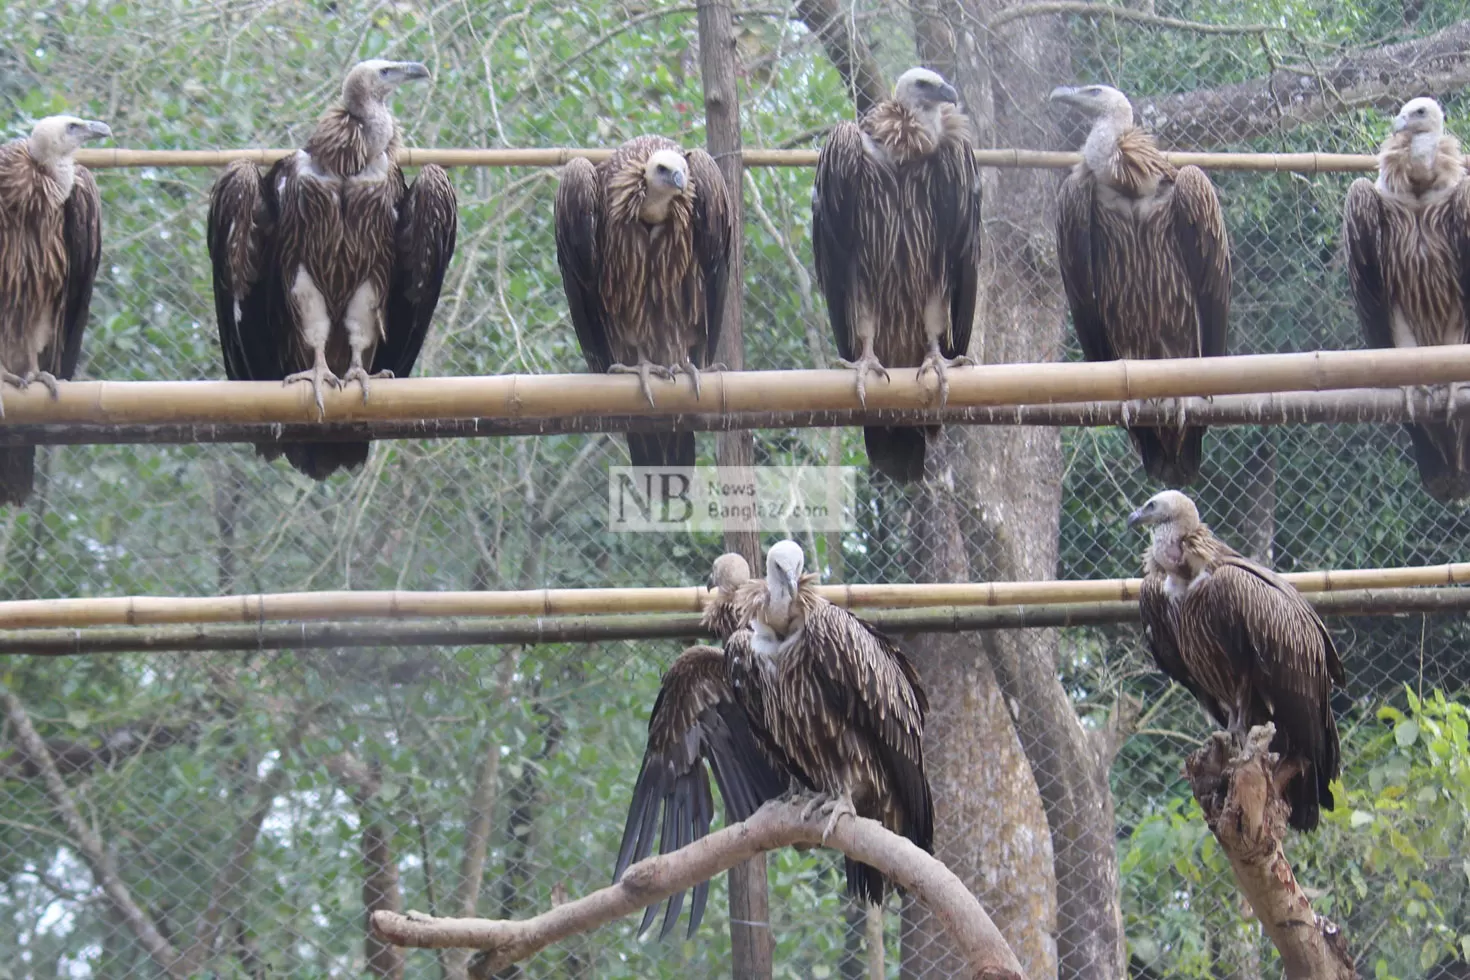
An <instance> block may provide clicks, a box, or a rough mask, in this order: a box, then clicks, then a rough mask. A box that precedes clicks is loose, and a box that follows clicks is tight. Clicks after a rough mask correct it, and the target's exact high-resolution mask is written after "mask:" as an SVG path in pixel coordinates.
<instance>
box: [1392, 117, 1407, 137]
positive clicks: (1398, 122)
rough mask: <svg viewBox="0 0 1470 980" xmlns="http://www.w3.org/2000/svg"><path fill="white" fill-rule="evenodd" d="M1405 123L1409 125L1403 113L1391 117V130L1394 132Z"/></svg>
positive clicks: (1398, 130)
mask: <svg viewBox="0 0 1470 980" xmlns="http://www.w3.org/2000/svg"><path fill="white" fill-rule="evenodd" d="M1407 125H1409V120H1408V117H1406V116H1403V115H1398V116H1394V117H1393V131H1394V132H1395V133H1397V132H1400V131H1401V130H1403V128H1404V127H1405V126H1407Z"/></svg>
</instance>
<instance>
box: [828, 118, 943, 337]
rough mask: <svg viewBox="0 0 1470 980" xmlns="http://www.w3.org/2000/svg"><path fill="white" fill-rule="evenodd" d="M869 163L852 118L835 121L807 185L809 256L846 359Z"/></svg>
mask: <svg viewBox="0 0 1470 980" xmlns="http://www.w3.org/2000/svg"><path fill="white" fill-rule="evenodd" d="M872 166H873V164H872V162H871V161H870V160H868V157H867V154H866V153H864V152H863V131H862V129H860V128H859V127H858V125H857V123H853V122H843V123H838V124H837V125H836V126H835V127H833V129H832V134H831V135H830V136H828V137H827V142H826V143H825V144H824V145H823V146H822V152H821V154H820V156H818V158H817V177H816V183H815V184H814V185H813V186H812V257H813V259H814V261H815V265H816V270H817V283H818V284H819V285H820V286H821V288H822V295H823V296H825V297H826V299H827V315H828V318H829V319H830V320H831V321H832V336H833V337H834V339H835V340H836V341H837V354H838V356H839V357H841V358H843V359H844V360H849V361H850V360H853V359H854V358H856V357H857V354H858V341H857V307H856V301H857V274H858V255H857V226H858V214H859V208H861V207H862V206H863V204H864V198H865V196H866V195H865V194H864V193H863V191H864V185H865V184H866V182H867V181H868V180H869V179H870V178H869V169H870V168H871V167H872ZM967 340H968V338H967Z"/></svg>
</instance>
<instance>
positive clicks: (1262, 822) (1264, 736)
mask: <svg viewBox="0 0 1470 980" xmlns="http://www.w3.org/2000/svg"><path fill="white" fill-rule="evenodd" d="M1275 734H1276V726H1275V725H1272V724H1269V723H1268V724H1265V725H1259V726H1257V727H1255V728H1252V729H1251V731H1250V734H1249V735H1248V736H1247V738H1246V744H1245V747H1244V748H1242V749H1239V750H1237V749H1236V748H1235V746H1234V743H1233V740H1232V738H1231V736H1230V735H1229V734H1228V733H1226V732H1216V733H1215V734H1214V735H1212V736H1210V740H1209V741H1208V742H1206V743H1205V745H1204V747H1203V748H1201V749H1199V750H1198V751H1197V752H1195V753H1193V754H1192V755H1190V757H1189V758H1188V759H1187V760H1186V761H1185V764H1184V767H1185V773H1186V775H1187V776H1188V778H1189V786H1190V789H1192V790H1193V791H1194V798H1195V799H1196V800H1198V801H1199V805H1200V808H1201V809H1203V810H1204V812H1205V822H1206V823H1207V824H1209V827H1210V832H1211V833H1213V834H1214V835H1215V839H1216V840H1218V841H1219V842H1220V847H1221V849H1223V850H1224V851H1225V855H1226V856H1227V857H1228V858H1229V859H1230V867H1231V869H1232V870H1233V871H1234V872H1235V880H1236V882H1237V883H1238V884H1239V885H1240V890H1241V891H1242V892H1243V893H1244V894H1245V897H1246V900H1247V901H1249V902H1250V903H1251V908H1252V909H1254V910H1255V913H1256V919H1257V920H1259V921H1260V923H1261V928H1262V929H1263V930H1265V932H1266V935H1267V936H1268V937H1270V939H1271V942H1272V943H1273V944H1274V945H1275V946H1276V949H1277V950H1278V951H1279V952H1280V953H1281V961H1282V963H1283V964H1284V965H1285V967H1286V977H1287V980H1353V978H1355V977H1356V976H1357V973H1356V972H1355V971H1354V969H1353V960H1352V957H1351V956H1349V955H1348V952H1347V942H1346V941H1345V940H1344V939H1343V936H1342V933H1341V931H1340V930H1339V929H1338V927H1337V926H1336V925H1335V924H1334V923H1333V922H1331V921H1330V920H1329V919H1326V918H1324V917H1322V916H1319V915H1317V914H1315V913H1314V912H1313V911H1312V905H1311V902H1310V901H1308V900H1307V896H1306V893H1305V892H1303V891H1302V888H1301V885H1299V884H1297V880H1296V876H1295V875H1294V874H1293V873H1292V870H1291V865H1290V864H1289V863H1288V862H1287V860H1286V854H1285V852H1283V851H1282V849H1281V841H1282V839H1283V838H1284V837H1285V836H1286V819H1287V817H1288V816H1290V813H1291V807H1290V806H1289V805H1288V804H1287V802H1286V801H1285V800H1284V799H1282V796H1281V785H1282V783H1283V782H1284V777H1287V776H1289V775H1290V773H1288V772H1285V771H1283V769H1284V767H1282V765H1281V758H1280V756H1277V755H1276V754H1274V753H1272V752H1271V751H1269V746H1270V744H1271V738H1272V737H1273V736H1274V735H1275Z"/></svg>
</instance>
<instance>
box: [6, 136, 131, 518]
mask: <svg viewBox="0 0 1470 980" xmlns="http://www.w3.org/2000/svg"><path fill="white" fill-rule="evenodd" d="M111 135H112V131H111V130H110V129H108V128H107V125H106V124H105V123H100V122H91V121H88V120H85V119H78V118H76V117H75V116H48V117H47V118H45V119H42V120H41V121H40V122H38V123H36V125H35V127H34V128H33V129H32V130H31V135H30V137H29V138H28V139H22V140H15V141H14V142H11V143H7V144H5V145H4V146H3V147H0V379H3V380H5V381H7V382H9V383H10V384H13V385H16V386H17V387H20V388H25V387H26V386H28V385H29V384H30V383H31V382H32V381H39V382H41V383H42V384H44V385H45V386H46V387H47V388H48V389H50V391H51V394H52V395H53V396H55V395H57V394H58V390H57V383H56V382H57V379H58V378H60V379H63V380H68V379H70V378H71V376H72V375H73V374H74V373H75V372H76V369H77V360H78V358H80V356H81V352H82V332H83V331H84V330H85V329H86V327H87V310H88V307H89V306H90V305H91V302H92V282H93V280H95V279H96V277H97V263H98V260H99V259H100V258H101V255H102V201H101V198H100V197H99V196H98V194H97V183H96V181H94V180H93V179H92V175H91V174H90V173H88V172H87V168H85V167H83V166H81V165H80V164H78V163H77V162H76V157H75V154H76V151H77V150H78V149H80V148H81V146H82V144H83V143H85V142H87V141H88V140H93V139H97V138H99V137H104V136H111ZM0 414H3V410H0ZM35 471H36V450H35V448H34V447H30V446H27V447H25V448H21V449H6V450H3V451H0V503H5V504H19V503H21V502H22V501H24V500H25V499H26V498H27V497H28V496H30V493H31V485H32V482H33V481H34V478H35Z"/></svg>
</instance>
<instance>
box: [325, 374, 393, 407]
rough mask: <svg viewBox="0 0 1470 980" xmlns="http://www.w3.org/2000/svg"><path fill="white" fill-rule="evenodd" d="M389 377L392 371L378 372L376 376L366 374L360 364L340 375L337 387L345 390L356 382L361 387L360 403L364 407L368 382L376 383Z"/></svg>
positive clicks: (391, 375)
mask: <svg viewBox="0 0 1470 980" xmlns="http://www.w3.org/2000/svg"><path fill="white" fill-rule="evenodd" d="M391 377H393V372H392V371H379V372H377V373H376V374H368V373H367V370H366V369H364V368H363V366H362V365H361V364H354V365H352V367H350V368H348V369H347V373H346V374H344V375H342V377H341V379H340V380H339V381H338V383H337V387H339V388H346V387H347V386H348V385H350V384H351V383H352V382H354V381H356V382H357V383H358V384H360V385H362V403H363V404H364V405H366V404H367V400H368V382H369V381H376V380H378V379H379V378H391Z"/></svg>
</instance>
